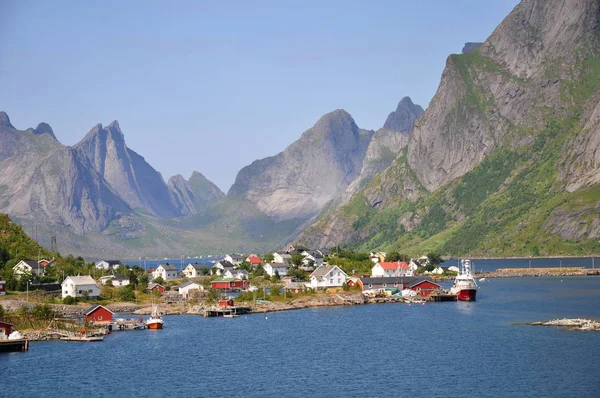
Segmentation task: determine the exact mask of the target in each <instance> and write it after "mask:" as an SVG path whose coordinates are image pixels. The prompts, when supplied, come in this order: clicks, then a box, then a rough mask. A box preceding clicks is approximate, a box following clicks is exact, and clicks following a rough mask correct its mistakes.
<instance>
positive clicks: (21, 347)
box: [0, 339, 29, 352]
mask: <svg viewBox="0 0 600 398" xmlns="http://www.w3.org/2000/svg"><path fill="white" fill-rule="evenodd" d="M28 350H29V340H27V339H17V340H8V339H1V340H0V352H17V351H28Z"/></svg>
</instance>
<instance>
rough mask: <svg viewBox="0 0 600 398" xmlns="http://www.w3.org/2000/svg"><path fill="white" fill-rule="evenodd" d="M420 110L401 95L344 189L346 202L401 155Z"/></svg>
mask: <svg viewBox="0 0 600 398" xmlns="http://www.w3.org/2000/svg"><path fill="white" fill-rule="evenodd" d="M423 112H424V111H423V108H422V107H421V106H420V105H415V104H414V103H413V102H412V100H411V99H410V97H404V98H402V100H401V101H400V102H399V103H398V107H397V108H396V110H395V111H394V112H392V113H390V114H389V116H388V117H387V119H386V121H385V123H384V125H383V128H381V129H379V130H377V131H376V132H375V134H373V137H372V138H371V142H370V143H369V147H368V148H367V152H366V154H365V158H364V160H363V167H362V169H361V171H360V175H359V176H358V177H357V178H356V179H355V180H354V181H353V182H352V183H351V184H350V186H348V188H347V189H346V192H345V193H344V197H343V202H347V201H348V200H349V199H350V198H351V197H352V195H354V194H355V193H356V192H358V191H359V190H360V188H362V187H363V186H364V185H365V184H366V183H367V182H369V181H370V180H371V179H372V178H373V177H375V175H376V174H377V173H379V172H380V171H382V170H385V169H386V168H387V167H389V166H390V165H391V164H392V162H393V161H394V159H396V158H397V157H398V156H399V155H400V150H401V149H402V148H404V147H405V146H406V145H408V137H409V135H408V134H409V133H410V131H411V130H412V128H413V126H414V124H415V121H416V120H417V119H418V118H419V117H420V116H421V115H422V114H423Z"/></svg>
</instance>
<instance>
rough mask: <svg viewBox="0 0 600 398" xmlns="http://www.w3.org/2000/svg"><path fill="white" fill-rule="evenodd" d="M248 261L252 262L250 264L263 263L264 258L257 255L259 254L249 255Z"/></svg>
mask: <svg viewBox="0 0 600 398" xmlns="http://www.w3.org/2000/svg"><path fill="white" fill-rule="evenodd" d="M248 261H249V262H250V264H260V263H262V260H261V259H260V258H259V257H257V256H250V257H248Z"/></svg>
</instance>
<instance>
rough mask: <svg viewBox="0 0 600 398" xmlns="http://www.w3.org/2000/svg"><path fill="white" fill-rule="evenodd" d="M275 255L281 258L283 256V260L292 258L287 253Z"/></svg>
mask: <svg viewBox="0 0 600 398" xmlns="http://www.w3.org/2000/svg"><path fill="white" fill-rule="evenodd" d="M275 254H279V256H281V258H292V255H291V254H287V253H275Z"/></svg>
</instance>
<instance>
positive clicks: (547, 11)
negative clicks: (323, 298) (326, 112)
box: [299, 0, 600, 256]
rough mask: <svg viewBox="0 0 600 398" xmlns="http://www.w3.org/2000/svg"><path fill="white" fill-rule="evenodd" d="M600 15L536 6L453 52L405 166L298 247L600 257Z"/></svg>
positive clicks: (565, 4) (591, 8) (594, 7)
mask: <svg viewBox="0 0 600 398" xmlns="http://www.w3.org/2000/svg"><path fill="white" fill-rule="evenodd" d="M599 10H600V6H599V3H598V2H597V1H595V0H587V1H581V2H577V3H574V2H569V1H550V2H546V1H536V0H531V1H523V2H522V3H521V4H519V5H518V6H517V7H515V9H514V10H513V12H512V13H511V14H510V15H509V16H508V17H507V18H506V19H505V20H504V21H503V22H502V24H500V26H499V27H498V28H497V29H496V30H495V31H494V33H493V34H492V35H491V36H490V38H489V39H488V40H486V42H485V43H484V44H483V45H482V46H481V47H480V48H479V49H476V50H473V51H470V52H468V53H466V54H461V55H451V56H450V57H449V58H448V61H447V63H446V69H445V70H444V73H443V75H442V79H441V82H440V86H439V88H438V91H437V93H436V95H435V97H434V98H433V100H432V102H431V104H430V106H429V108H428V109H427V110H426V111H425V113H424V114H423V116H422V117H421V118H419V119H418V120H417V122H416V123H415V127H414V129H413V131H412V133H411V136H410V141H409V144H408V148H407V151H406V156H405V157H404V156H401V157H400V158H399V159H397V160H396V161H395V162H394V164H393V165H392V166H391V167H390V168H388V169H386V170H385V171H383V172H382V173H381V174H379V175H378V176H377V177H375V178H374V179H373V180H372V181H371V182H370V183H369V184H367V185H366V187H365V188H364V189H363V190H362V191H361V192H359V193H357V194H356V195H355V196H354V197H353V198H352V199H351V201H350V202H349V203H348V204H346V205H345V206H343V207H342V208H340V209H338V210H336V211H335V212H334V213H333V215H329V216H328V217H327V218H325V219H323V220H320V221H319V222H317V223H316V224H315V225H313V226H312V227H311V228H309V229H308V230H307V232H306V233H305V234H304V235H303V236H301V237H300V238H299V242H303V243H307V244H328V245H330V246H331V245H337V244H342V245H343V244H345V245H350V246H355V247H360V248H362V249H375V248H387V249H389V250H393V251H401V252H403V253H409V254H414V255H418V254H422V253H424V252H428V251H439V252H442V253H444V254H447V255H500V256H502V255H540V254H578V255H584V254H590V253H598V252H600V243H599V240H600V199H599V198H600V185H599V184H598V182H599V178H600V177H598V176H599V175H600V150H599V144H600V123H599V122H598V121H599V120H600V111H598V109H600V108H599V99H600V45H599V43H600V40H599V36H600V35H599V33H598V32H599V31H600V30H599V26H600V23H599V19H598V18H599V15H600V14H599ZM400 164H402V165H403V166H404V169H403V170H404V173H399V172H398V170H399V169H402V168H401V167H400ZM390 176H394V177H393V178H391V179H390ZM384 180H386V181H387V182H385V183H383V181H384ZM406 187H408V190H407V189H406ZM399 188H400V189H399Z"/></svg>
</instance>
